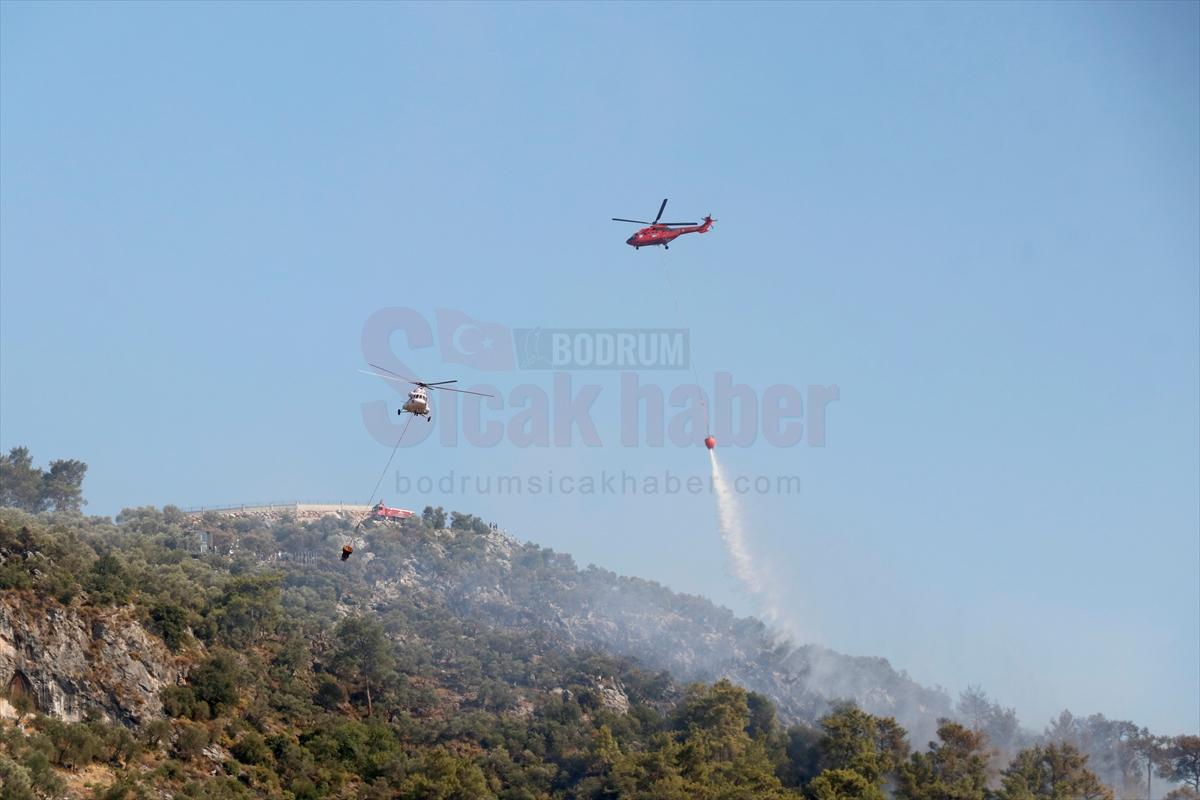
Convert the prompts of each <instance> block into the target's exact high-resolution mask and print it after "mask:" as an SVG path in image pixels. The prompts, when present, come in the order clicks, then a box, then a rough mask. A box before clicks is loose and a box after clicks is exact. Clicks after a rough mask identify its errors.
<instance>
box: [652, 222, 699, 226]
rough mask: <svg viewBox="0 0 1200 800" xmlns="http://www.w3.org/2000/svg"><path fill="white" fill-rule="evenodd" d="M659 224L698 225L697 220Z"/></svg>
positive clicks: (661, 223) (662, 223)
mask: <svg viewBox="0 0 1200 800" xmlns="http://www.w3.org/2000/svg"><path fill="white" fill-rule="evenodd" d="M658 224H659V225H668V226H670V225H699V224H700V223H699V222H660V223H658Z"/></svg>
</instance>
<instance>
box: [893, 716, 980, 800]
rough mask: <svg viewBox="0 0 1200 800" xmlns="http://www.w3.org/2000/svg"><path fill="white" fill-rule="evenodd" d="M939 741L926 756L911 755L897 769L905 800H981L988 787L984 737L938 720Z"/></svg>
mask: <svg viewBox="0 0 1200 800" xmlns="http://www.w3.org/2000/svg"><path fill="white" fill-rule="evenodd" d="M938 739H939V740H940V742H930V743H929V751H928V752H926V753H913V754H912V756H911V757H910V758H909V760H908V763H906V764H904V765H903V766H902V767H901V768H900V791H899V792H898V796H899V797H900V798H903V799H904V800H984V797H985V794H986V788H987V780H988V775H987V762H988V757H987V751H986V744H987V737H986V736H985V735H984V734H983V733H980V732H978V731H973V730H970V729H968V728H965V727H963V726H962V725H959V724H958V723H957V722H951V721H950V720H945V719H944V720H941V725H940V726H939V727H938Z"/></svg>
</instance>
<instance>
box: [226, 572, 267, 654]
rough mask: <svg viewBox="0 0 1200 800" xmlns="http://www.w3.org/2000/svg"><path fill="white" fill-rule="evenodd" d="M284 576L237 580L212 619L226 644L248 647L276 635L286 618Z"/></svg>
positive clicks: (231, 585)
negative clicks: (282, 596) (281, 581)
mask: <svg viewBox="0 0 1200 800" xmlns="http://www.w3.org/2000/svg"><path fill="white" fill-rule="evenodd" d="M280 580H281V578H280V576H279V575H252V576H248V577H241V578H234V579H233V580H231V581H230V582H229V583H228V584H227V585H226V586H225V592H224V594H223V596H222V597H221V600H220V602H219V604H218V606H217V608H216V609H214V610H213V612H212V616H213V618H214V619H215V620H216V623H217V630H218V631H219V632H220V633H221V636H222V638H223V639H224V640H225V643H226V644H229V645H231V646H233V647H245V646H247V645H250V644H253V643H254V642H255V641H257V640H258V639H259V638H260V637H261V636H263V635H264V634H269V633H273V632H274V631H275V628H276V626H277V625H278V624H279V621H280V620H281V619H282V618H283V608H282V606H281V605H280V589H279V584H280Z"/></svg>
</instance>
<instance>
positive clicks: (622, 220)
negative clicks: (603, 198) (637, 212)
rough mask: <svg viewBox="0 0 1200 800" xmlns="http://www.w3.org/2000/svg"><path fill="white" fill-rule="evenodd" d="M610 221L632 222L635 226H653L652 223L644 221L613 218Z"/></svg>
mask: <svg viewBox="0 0 1200 800" xmlns="http://www.w3.org/2000/svg"><path fill="white" fill-rule="evenodd" d="M612 221H613V222H633V223H635V224H637V225H653V224H654V223H653V222H646V220H644V219H621V218H620V217H613V218H612Z"/></svg>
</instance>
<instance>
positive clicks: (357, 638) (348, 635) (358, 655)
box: [331, 617, 393, 716]
mask: <svg viewBox="0 0 1200 800" xmlns="http://www.w3.org/2000/svg"><path fill="white" fill-rule="evenodd" d="M334 635H335V636H336V638H337V643H336V645H335V650H334V654H333V661H332V665H331V666H332V667H333V672H334V674H336V675H338V676H339V677H342V678H344V679H345V680H348V681H352V682H355V683H358V684H360V685H361V686H362V687H363V689H364V690H365V691H366V695H367V715H368V716H370V715H371V714H373V713H374V708H373V706H372V704H371V686H372V685H379V684H380V683H381V682H382V681H383V679H384V678H385V677H386V676H387V675H388V674H389V673H390V672H391V670H392V664H393V658H392V652H391V643H390V642H389V641H388V639H387V635H386V634H385V633H384V631H383V626H381V625H380V624H379V623H378V622H376V621H375V620H374V619H371V618H369V617H347V618H346V619H344V620H342V621H341V622H340V623H338V626H337V630H336V631H335V634H334Z"/></svg>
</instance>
